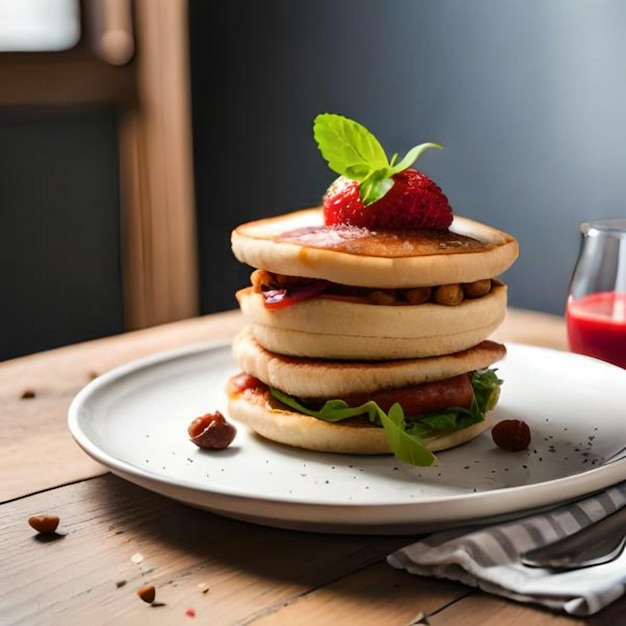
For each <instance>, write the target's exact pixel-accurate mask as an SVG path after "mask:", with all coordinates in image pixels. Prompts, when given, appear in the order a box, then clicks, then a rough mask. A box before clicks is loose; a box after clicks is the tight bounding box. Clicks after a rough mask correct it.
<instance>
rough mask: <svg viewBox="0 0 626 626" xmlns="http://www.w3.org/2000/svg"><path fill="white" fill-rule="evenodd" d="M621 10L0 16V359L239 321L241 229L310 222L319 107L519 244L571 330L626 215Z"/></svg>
mask: <svg viewBox="0 0 626 626" xmlns="http://www.w3.org/2000/svg"><path fill="white" fill-rule="evenodd" d="M624 32H626V3H625V2H623V0H472V2H467V1H466V0H393V1H392V2H389V1H387V0H341V1H337V0H316V1H315V2H304V1H303V0H264V1H263V2H255V1H253V0H229V2H226V3H221V4H220V5H219V9H217V8H216V5H215V4H214V3H209V2H206V1H203V0H187V1H185V0H134V1H133V0H82V1H81V0H0V81H1V83H0V84H2V89H1V90H0V262H1V266H0V267H1V268H2V269H1V273H0V276H1V278H0V287H1V291H0V329H1V334H0V360H4V359H8V358H12V357H15V356H20V355H23V354H28V353H30V352H35V351H39V350H44V349H48V348H53V347H56V346H61V345H64V344H67V343H74V342H77V341H82V340H86V339H92V338H96V337H101V336H106V335H110V334H116V333H119V332H122V331H124V330H130V329H136V328H142V327H146V326H151V325H155V324H160V323H165V322H169V321H174V320H176V319H183V318H186V317H192V316H195V315H199V314H206V313H211V312H216V311H223V310H227V309H232V308H235V306H236V302H235V299H234V291H235V290H236V289H238V288H239V287H241V286H244V285H245V284H247V281H248V276H249V273H250V268H247V267H245V266H241V265H240V264H239V263H237V262H236V261H235V260H234V258H233V257H232V254H231V252H230V241H229V239H230V231H231V230H232V228H233V227H234V226H236V225H237V224H238V223H240V222H242V221H245V220H249V219H254V218H258V217H263V216H267V215H272V214H278V213H282V212H285V211H288V210H292V209H296V208H301V207H306V206H312V205H316V204H318V203H319V202H320V199H321V196H322V194H323V192H324V190H325V189H326V187H327V186H328V185H329V184H330V182H331V181H332V180H333V178H334V175H333V173H332V172H331V171H330V170H329V169H328V168H327V166H326V163H325V162H324V160H323V159H322V158H321V156H320V155H319V153H318V151H317V148H316V145H315V143H314V141H313V136H312V121H313V118H314V117H315V115H317V114H318V113H320V112H325V111H328V112H335V113H340V114H343V115H346V116H348V117H351V118H353V119H356V120H357V121H359V122H361V123H362V124H364V125H365V126H367V127H368V128H369V129H370V130H371V131H372V132H374V134H376V136H377V137H378V138H379V140H380V141H381V143H382V144H383V146H384V147H385V148H386V150H387V151H388V153H390V154H392V153H394V152H398V153H404V152H406V151H407V150H408V149H409V148H411V147H412V146H413V145H415V144H417V143H421V142H424V141H437V142H440V143H442V144H443V145H444V146H445V150H442V151H429V152H427V153H426V154H425V155H424V156H423V157H422V158H421V159H420V161H419V165H418V167H419V168H420V169H422V170H424V171H425V172H426V173H427V174H429V175H430V176H431V177H432V178H434V179H435V180H436V181H437V182H438V184H439V185H440V186H441V187H442V188H443V189H444V191H445V192H446V194H447V195H448V197H449V199H450V201H451V204H452V206H453V208H454V210H455V212H456V213H457V214H459V215H466V216H468V217H472V218H474V219H478V220H480V221H485V222H488V223H490V224H492V225H494V226H496V227H498V228H501V229H503V230H506V231H508V232H510V233H512V234H513V235H515V236H516V237H517V238H518V240H519V242H520V247H521V255H520V258H519V260H518V261H517V263H516V264H515V265H514V266H513V267H512V268H511V269H510V270H509V271H508V272H507V273H506V274H505V275H504V276H503V278H504V279H505V280H506V282H507V283H508V284H509V303H510V305H512V306H515V307H522V308H527V309H533V310H537V311H543V312H547V313H554V314H559V315H560V314H562V313H563V311H564V305H565V297H566V292H567V287H568V283H569V279H570V275H571V271H572V269H573V266H574V263H575V260H576V256H577V253H578V246H579V231H578V224H579V222H581V221H583V220H585V219H590V218H600V217H618V216H621V217H624V216H626V175H625V174H624V170H625V169H626V143H625V142H624V141H623V138H624V137H625V136H626V118H625V116H624V111H625V110H626V39H624V36H623V34H624Z"/></svg>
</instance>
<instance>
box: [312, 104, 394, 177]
mask: <svg viewBox="0 0 626 626" xmlns="http://www.w3.org/2000/svg"><path fill="white" fill-rule="evenodd" d="M313 136H314V137H315V141H316V142H317V146H318V148H319V150H320V152H321V153H322V156H323V157H324V158H325V159H326V161H328V166H329V167H330V169H331V170H333V171H334V172H337V174H341V175H342V176H346V177H347V178H351V179H354V180H359V181H360V180H363V179H364V178H367V176H369V174H370V173H371V172H372V171H375V170H385V171H387V170H389V161H388V160H387V155H386V154H385V151H384V150H383V147H382V146H381V145H380V143H378V140H377V139H376V137H374V135H372V133H370V131H369V130H367V128H365V126H362V125H361V124H359V123H358V122H355V121H353V120H350V119H348V118H347V117H343V116H342V115H336V114H334V113H322V114H320V115H318V116H317V117H316V118H315V120H314V122H313Z"/></svg>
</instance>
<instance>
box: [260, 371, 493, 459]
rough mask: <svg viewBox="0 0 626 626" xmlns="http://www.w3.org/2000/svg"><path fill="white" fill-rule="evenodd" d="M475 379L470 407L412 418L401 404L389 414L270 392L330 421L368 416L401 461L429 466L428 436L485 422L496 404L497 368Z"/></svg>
mask: <svg viewBox="0 0 626 626" xmlns="http://www.w3.org/2000/svg"><path fill="white" fill-rule="evenodd" d="M471 382H472V387H473V389H474V400H473V401H472V406H471V408H470V409H465V408H462V407H452V408H449V409H446V410H445V411H438V412H436V413H428V414H426V415H421V416H419V418H417V419H414V420H408V421H407V420H406V418H405V415H404V411H403V409H402V407H401V406H400V405H399V404H398V403H396V404H394V405H393V406H392V407H391V408H390V409H389V412H388V413H385V411H383V410H382V409H381V408H380V407H379V406H378V404H376V402H374V401H372V400H370V401H369V402H365V403H364V404H362V405H360V406H356V407H351V406H349V405H348V404H347V403H346V402H344V401H343V400H339V399H335V400H328V401H327V402H325V403H324V405H323V406H322V407H321V408H320V409H317V410H316V409H310V408H308V407H306V406H304V405H303V404H302V403H300V402H299V401H298V400H297V399H296V398H294V397H292V396H289V395H287V394H285V393H283V392H282V391H279V390H278V389H275V388H273V387H271V388H270V393H271V394H272V396H273V397H274V398H275V399H276V400H278V401H279V402H281V403H282V404H284V405H285V406H287V407H289V408H290V409H292V410H294V411H297V412H298V413H303V414H304V415H310V416H311V417H315V418H317V419H322V420H325V421H327V422H340V421H341V420H345V419H348V418H350V417H358V416H366V417H367V419H368V420H369V421H370V422H371V423H372V424H374V425H376V426H380V427H381V428H383V429H384V430H385V435H386V437H387V440H388V441H389V447H390V448H391V450H392V451H393V453H394V456H395V457H396V458H397V459H398V460H400V461H403V462H405V463H409V464H410V465H417V466H427V465H432V464H433V463H435V462H436V460H437V459H436V457H435V455H434V454H433V453H432V452H431V451H430V450H428V448H427V447H426V445H425V444H424V441H423V440H424V439H426V438H428V437H433V436H435V435H439V434H443V433H446V432H453V431H456V430H462V429H463V428H467V427H468V426H471V425H473V424H476V423H478V422H481V421H482V420H484V419H485V413H486V412H487V411H490V410H491V409H493V408H494V407H495V405H496V403H497V401H498V398H499V396H500V387H501V385H502V382H503V381H502V380H500V379H499V378H498V376H497V375H496V370H493V369H484V370H477V371H475V372H472V374H471Z"/></svg>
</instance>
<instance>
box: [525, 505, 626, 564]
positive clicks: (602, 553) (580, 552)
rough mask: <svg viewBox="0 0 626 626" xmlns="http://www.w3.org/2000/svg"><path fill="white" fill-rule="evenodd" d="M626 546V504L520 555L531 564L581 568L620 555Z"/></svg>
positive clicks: (607, 560)
mask: <svg viewBox="0 0 626 626" xmlns="http://www.w3.org/2000/svg"><path fill="white" fill-rule="evenodd" d="M625 546H626V506H625V507H623V508H621V509H619V510H617V511H615V513H611V515H608V516H607V517H605V518H603V519H601V520H599V521H597V522H594V523H592V524H590V525H589V526H586V527H585V528H583V529H581V530H579V531H578V532H576V533H574V534H573V535H569V536H568V537H564V538H563V539H559V540H557V541H555V542H553V543H550V544H548V545H545V546H541V547H540V548H534V549H533V550H529V551H528V552H525V553H524V554H521V555H520V560H521V562H522V563H523V564H524V565H527V566H528V567H548V568H553V569H579V568H582V567H591V566H592V565H600V564H601V563H608V562H609V561H613V560H615V559H617V558H618V557H619V556H620V555H621V554H622V552H623V550H624V547H625Z"/></svg>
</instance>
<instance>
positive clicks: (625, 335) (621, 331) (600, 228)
mask: <svg viewBox="0 0 626 626" xmlns="http://www.w3.org/2000/svg"><path fill="white" fill-rule="evenodd" d="M580 233H581V240H580V250H579V253H578V259H577V261H576V266H575V268H574V272H573V274H572V279H571V281H570V286H569V291H568V296H567V304H566V309H565V318H566V320H567V335H568V340H569V346H570V349H571V351H572V352H576V353H578V354H585V355H587V356H592V357H595V358H598V359H602V360H603V361H608V362H609V363H614V364H615V365H619V366H620V367H623V368H626V218H623V219H606V220H594V221H590V222H583V223H582V224H581V225H580Z"/></svg>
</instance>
